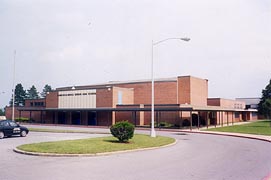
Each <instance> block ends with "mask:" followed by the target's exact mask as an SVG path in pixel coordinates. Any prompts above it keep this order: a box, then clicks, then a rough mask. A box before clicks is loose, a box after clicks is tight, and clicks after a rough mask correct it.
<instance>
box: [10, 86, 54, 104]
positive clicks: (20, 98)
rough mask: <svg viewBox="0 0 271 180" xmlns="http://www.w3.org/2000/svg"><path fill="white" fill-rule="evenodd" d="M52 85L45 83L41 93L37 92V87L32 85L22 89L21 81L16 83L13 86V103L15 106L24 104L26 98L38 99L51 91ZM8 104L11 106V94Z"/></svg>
mask: <svg viewBox="0 0 271 180" xmlns="http://www.w3.org/2000/svg"><path fill="white" fill-rule="evenodd" d="M52 90H53V89H52V87H51V86H50V85H48V84H46V85H45V86H44V88H43V90H42V92H41V93H39V92H38V90H37V88H36V87H35V86H34V85H32V86H31V87H30V88H29V89H28V90H24V87H23V85H22V84H21V83H19V84H17V85H16V86H15V92H14V95H15V99H14V105H15V106H24V105H25V100H26V99H39V98H44V97H45V96H46V94H47V93H48V92H50V91H52ZM9 104H10V105H11V106H12V104H13V95H12V97H11V100H10V102H9Z"/></svg>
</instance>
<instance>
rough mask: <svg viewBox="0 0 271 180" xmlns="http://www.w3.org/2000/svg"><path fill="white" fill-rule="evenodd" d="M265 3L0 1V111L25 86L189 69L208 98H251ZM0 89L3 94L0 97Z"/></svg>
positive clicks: (258, 82) (259, 64)
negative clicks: (206, 84)
mask: <svg viewBox="0 0 271 180" xmlns="http://www.w3.org/2000/svg"><path fill="white" fill-rule="evenodd" d="M270 20H271V1H270V0H260V1H259V0H129V1H127V0H91V1H89V0H69V1H67V0H51V1H49V0H24V1H21V0H0V62H1V66H0V67H1V70H0V75H1V78H0V84H1V86H0V107H4V106H5V105H7V104H8V102H9V100H10V98H11V89H12V79H13V58H14V50H16V51H17V54H16V58H15V59H16V78H15V84H17V83H22V85H23V87H24V88H25V89H29V88H30V87H31V86H32V85H35V86H36V87H37V89H38V91H39V92H40V91H42V88H43V87H44V85H45V84H49V85H51V86H52V87H53V88H56V87H62V86H70V85H88V84H95V83H104V82H108V81H116V80H119V81H125V80H137V79H150V77H151V73H150V69H151V41H152V39H153V40H154V41H159V40H163V39H165V38H170V37H190V38H191V41H190V42H184V41H178V40H170V41H166V42H164V43H161V44H159V45H157V46H155V47H154V61H155V64H154V68H155V77H156V78H163V77H175V76H182V75H192V76H196V77H201V78H206V79H208V80H209V97H222V98H236V97H259V96H261V90H262V89H263V88H264V87H265V86H266V85H267V83H268V81H269V79H270V78H271V35H270V32H271V21H270ZM2 92H5V93H2Z"/></svg>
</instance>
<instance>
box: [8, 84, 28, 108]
mask: <svg viewBox="0 0 271 180" xmlns="http://www.w3.org/2000/svg"><path fill="white" fill-rule="evenodd" d="M25 97H26V92H25V90H24V88H23V86H22V84H21V83H19V84H17V85H16V86H15V99H14V105H16V106H24V102H25ZM9 104H10V105H11V106H12V104H13V94H12V97H11V100H10V102H9Z"/></svg>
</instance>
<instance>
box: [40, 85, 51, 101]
mask: <svg viewBox="0 0 271 180" xmlns="http://www.w3.org/2000/svg"><path fill="white" fill-rule="evenodd" d="M52 90H53V89H52V87H51V86H50V85H48V84H46V85H45V86H44V88H43V90H42V92H41V93H40V95H41V97H43V98H44V97H46V94H47V93H48V92H51V91H52Z"/></svg>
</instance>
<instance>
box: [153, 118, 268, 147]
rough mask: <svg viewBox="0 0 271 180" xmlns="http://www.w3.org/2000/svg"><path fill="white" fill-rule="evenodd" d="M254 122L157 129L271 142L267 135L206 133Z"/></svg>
mask: <svg viewBox="0 0 271 180" xmlns="http://www.w3.org/2000/svg"><path fill="white" fill-rule="evenodd" d="M251 122H254V121H248V122H236V123H234V124H232V123H229V125H227V124H224V125H223V126H221V125H216V126H214V125H212V126H209V127H208V128H207V127H206V126H205V127H200V128H199V129H198V128H192V130H190V129H180V130H178V129H175V130H169V129H159V130H158V129H157V130H158V131H178V132H187V133H199V134H213V135H223V136H232V137H240V138H249V139H256V140H262V141H267V142H271V136H265V135H256V134H244V133H232V132H218V131H206V130H207V129H213V128H218V127H227V126H233V125H242V124H248V123H251Z"/></svg>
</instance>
